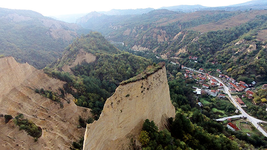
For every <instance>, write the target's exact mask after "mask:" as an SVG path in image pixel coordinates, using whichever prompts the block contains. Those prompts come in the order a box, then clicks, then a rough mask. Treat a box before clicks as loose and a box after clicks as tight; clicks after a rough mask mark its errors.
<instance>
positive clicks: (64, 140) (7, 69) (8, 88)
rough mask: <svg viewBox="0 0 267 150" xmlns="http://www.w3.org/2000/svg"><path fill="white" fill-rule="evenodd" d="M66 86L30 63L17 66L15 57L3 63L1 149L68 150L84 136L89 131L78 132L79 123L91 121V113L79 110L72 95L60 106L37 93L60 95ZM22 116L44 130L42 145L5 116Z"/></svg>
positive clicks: (0, 79)
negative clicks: (41, 91) (5, 118)
mask: <svg viewBox="0 0 267 150" xmlns="http://www.w3.org/2000/svg"><path fill="white" fill-rule="evenodd" d="M63 84H64V82H62V81H59V80H57V79H53V78H50V77H49V76H47V75H46V74H44V72H43V71H42V70H37V69H35V68H34V67H32V66H30V65H29V64H27V63H25V64H20V63H17V62H16V61H15V59H14V58H13V57H6V58H1V59H0V149H5V150H9V149H16V150H20V149H42V150H46V149H47V150H51V149H57V150H60V149H62V150H65V149H69V147H70V146H71V144H72V142H73V141H76V140H78V139H80V138H81V137H82V136H83V135H84V131H85V129H83V128H77V126H78V125H79V123H78V119H79V116H82V117H83V118H85V119H87V118H88V117H89V116H90V115H91V114H90V110H89V109H86V108H81V107H77V106H76V105H75V104H74V102H73V99H74V98H73V97H72V96H71V95H68V94H66V96H65V98H64V99H61V100H60V101H61V103H62V104H61V106H60V103H58V102H55V101H52V100H50V99H48V98H46V97H44V96H42V95H40V94H38V93H36V92H35V89H41V88H43V89H45V90H51V91H53V92H59V90H58V89H59V88H63ZM62 106H63V108H62ZM19 113H21V114H23V115H24V117H25V118H27V119H28V120H31V121H33V122H34V123H35V124H36V125H37V126H39V127H41V128H42V136H41V137H40V138H39V139H38V141H36V142H35V141H34V138H33V137H31V136H30V135H28V134H27V133H26V132H25V131H24V130H19V127H18V126H16V125H15V124H14V123H13V121H12V120H10V121H9V122H8V123H7V124H5V120H4V117H3V115H6V114H8V115H12V116H13V117H15V116H17V115H18V114H19Z"/></svg>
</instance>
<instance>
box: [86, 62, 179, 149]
mask: <svg viewBox="0 0 267 150" xmlns="http://www.w3.org/2000/svg"><path fill="white" fill-rule="evenodd" d="M160 67H161V68H160V69H159V70H155V72H150V73H148V72H147V75H145V76H142V77H141V78H137V79H131V80H130V81H131V82H129V81H127V82H123V83H122V84H121V85H120V86H119V87H118V88H117V89H116V91H115V93H114V94H113V95H112V96H111V97H110V98H108V99H107V101H106V103H105V105H104V109H103V111H102V113H101V115H100V118H99V120H98V121H96V122H94V123H93V124H90V125H87V128H86V132H85V136H84V139H85V140H84V148H83V149H84V150H87V149H88V150H89V149H91V150H93V149H97V150H100V149H127V148H129V147H130V144H131V139H132V140H133V139H134V140H135V139H137V136H138V135H139V133H140V131H141V129H142V125H143V122H144V121H145V119H149V120H153V121H154V122H155V124H156V125H157V126H158V127H159V128H160V129H163V128H164V127H165V125H166V119H167V118H169V117H174V116H175V109H174V106H173V105H172V103H171V101H170V94H169V87H168V81H167V76H166V68H165V66H164V65H163V66H160ZM151 73H152V74H151ZM144 74H146V73H144Z"/></svg>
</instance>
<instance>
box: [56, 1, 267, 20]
mask: <svg viewBox="0 0 267 150" xmlns="http://www.w3.org/2000/svg"><path fill="white" fill-rule="evenodd" d="M159 9H167V10H171V11H180V12H186V13H188V12H195V11H201V10H225V11H238V10H250V9H253V10H255V9H256V10H259V9H267V0H251V1H249V2H245V3H241V4H235V5H229V6H223V7H206V6H202V5H178V6H169V7H161V8H159ZM152 10H156V9H153V8H144V9H125V10H122V9H112V10H110V11H102V12H98V13H101V14H105V15H110V16H114V15H140V14H145V13H148V12H150V11H152ZM88 14H90V12H89V13H88ZM83 16H86V14H70V15H62V16H54V17H53V18H56V19H58V20H61V21H65V22H69V23H76V21H77V20H79V19H80V18H81V17H83Z"/></svg>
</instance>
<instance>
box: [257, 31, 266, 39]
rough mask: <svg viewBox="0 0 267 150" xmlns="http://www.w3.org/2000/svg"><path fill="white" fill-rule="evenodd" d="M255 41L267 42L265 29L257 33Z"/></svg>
mask: <svg viewBox="0 0 267 150" xmlns="http://www.w3.org/2000/svg"><path fill="white" fill-rule="evenodd" d="M257 39H259V40H261V41H267V29H266V30H261V31H259V32H258V36H257Z"/></svg>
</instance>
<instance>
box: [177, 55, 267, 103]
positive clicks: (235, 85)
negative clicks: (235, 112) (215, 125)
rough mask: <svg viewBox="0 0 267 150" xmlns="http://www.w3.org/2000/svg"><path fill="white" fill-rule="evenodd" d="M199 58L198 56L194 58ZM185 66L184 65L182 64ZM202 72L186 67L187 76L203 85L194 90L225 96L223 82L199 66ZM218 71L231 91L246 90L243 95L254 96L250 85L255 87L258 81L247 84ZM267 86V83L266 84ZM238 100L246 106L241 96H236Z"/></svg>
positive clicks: (214, 95)
mask: <svg viewBox="0 0 267 150" xmlns="http://www.w3.org/2000/svg"><path fill="white" fill-rule="evenodd" d="M193 58H194V57H191V58H190V59H193ZM194 59H197V58H194ZM182 68H184V66H182ZM198 71H199V72H201V73H195V72H194V71H192V70H189V69H186V70H185V74H184V76H185V78H191V79H194V80H196V81H197V83H199V84H200V85H201V89H199V88H196V90H195V91H194V92H195V93H196V94H198V95H200V94H201V95H204V94H208V95H210V96H213V97H216V96H217V97H218V98H225V97H226V96H225V94H222V93H220V91H222V90H221V89H222V88H223V84H222V83H219V82H218V81H217V80H216V79H214V78H213V77H212V76H210V75H209V73H204V69H203V68H199V70H198ZM216 72H218V73H219V78H220V79H221V80H222V81H223V82H224V83H226V85H227V86H228V87H229V88H230V92H231V93H236V92H244V91H245V94H244V95H243V96H242V97H247V98H248V99H252V98H253V94H254V93H253V92H252V91H251V90H249V89H250V87H253V86H254V85H255V84H256V82H255V81H253V82H252V83H251V84H247V83H245V82H244V81H239V82H237V81H236V80H235V79H233V78H231V77H229V76H227V75H224V74H221V70H220V69H217V70H216ZM266 88H267V85H266ZM236 101H237V102H238V103H239V104H240V106H241V107H246V105H245V103H244V102H243V101H242V99H240V98H239V97H237V98H236Z"/></svg>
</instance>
